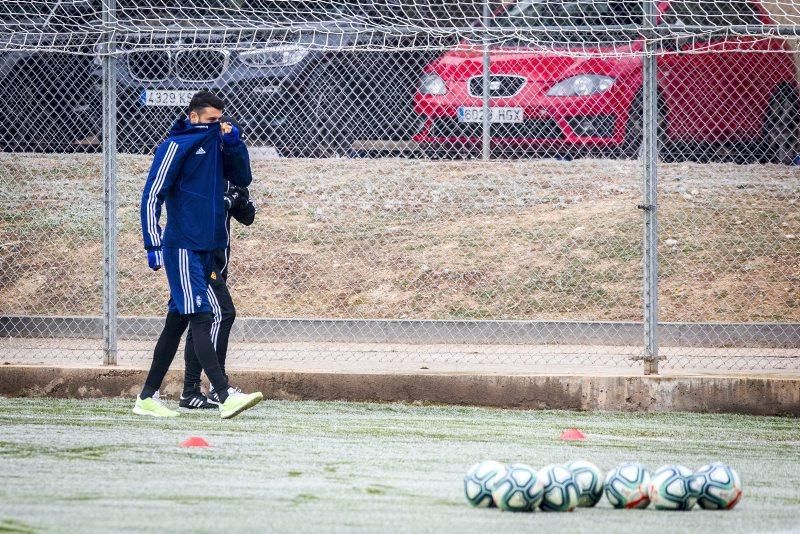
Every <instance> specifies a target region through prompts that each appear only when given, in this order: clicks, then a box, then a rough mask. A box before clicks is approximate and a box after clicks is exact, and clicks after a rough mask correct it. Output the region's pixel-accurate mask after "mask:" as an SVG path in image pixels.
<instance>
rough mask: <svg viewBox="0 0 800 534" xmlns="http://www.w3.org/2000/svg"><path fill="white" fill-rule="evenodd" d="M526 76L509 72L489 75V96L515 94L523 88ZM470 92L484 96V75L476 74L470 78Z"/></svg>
mask: <svg viewBox="0 0 800 534" xmlns="http://www.w3.org/2000/svg"><path fill="white" fill-rule="evenodd" d="M525 81H526V80H525V78H523V77H522V76H513V75H508V74H492V75H491V76H490V77H489V97H490V98H498V97H509V96H514V95H516V94H517V93H519V92H520V91H521V90H522V86H523V85H525ZM468 83H469V94H470V95H472V96H483V77H482V76H475V77H473V78H470V79H469V82H468Z"/></svg>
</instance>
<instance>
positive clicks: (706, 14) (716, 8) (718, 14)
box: [664, 0, 761, 27]
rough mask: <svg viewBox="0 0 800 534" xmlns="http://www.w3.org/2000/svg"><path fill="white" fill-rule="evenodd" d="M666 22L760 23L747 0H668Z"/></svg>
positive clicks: (674, 23)
mask: <svg viewBox="0 0 800 534" xmlns="http://www.w3.org/2000/svg"><path fill="white" fill-rule="evenodd" d="M664 20H665V22H666V23H667V24H670V25H674V26H712V27H713V26H716V27H720V26H747V25H757V24H761V20H760V18H759V16H758V13H757V12H756V10H755V8H754V7H753V5H752V4H751V3H749V2H742V1H741V0H739V1H731V0H726V1H714V2H708V1H704V0H690V1H684V2H670V6H669V11H667V13H666V14H665V16H664Z"/></svg>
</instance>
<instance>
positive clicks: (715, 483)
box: [689, 462, 742, 510]
mask: <svg viewBox="0 0 800 534" xmlns="http://www.w3.org/2000/svg"><path fill="white" fill-rule="evenodd" d="M689 486H690V487H691V488H692V491H693V492H694V494H695V495H696V496H697V504H699V505H700V507H701V508H707V509H711V510H730V509H731V508H733V507H734V506H736V503H738V502H739V500H740V499H741V498H742V480H741V479H740V478H739V473H737V472H736V470H735V469H733V468H732V467H731V466H729V465H726V464H724V463H722V462H714V463H712V464H709V465H704V466H703V467H701V468H700V469H698V470H697V472H696V473H695V474H694V476H692V479H691V481H690V482H689Z"/></svg>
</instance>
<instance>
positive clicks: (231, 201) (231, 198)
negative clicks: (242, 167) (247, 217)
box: [225, 187, 247, 210]
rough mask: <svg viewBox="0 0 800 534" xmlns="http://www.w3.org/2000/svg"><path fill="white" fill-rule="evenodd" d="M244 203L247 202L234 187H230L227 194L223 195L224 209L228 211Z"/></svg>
mask: <svg viewBox="0 0 800 534" xmlns="http://www.w3.org/2000/svg"><path fill="white" fill-rule="evenodd" d="M245 202H247V200H246V199H244V198H242V195H241V193H239V191H238V189H237V188H236V187H232V188H231V189H230V190H229V191H228V192H227V193H225V208H226V209H228V210H232V209H234V208H238V207H239V206H241V205H242V204H244V203H245Z"/></svg>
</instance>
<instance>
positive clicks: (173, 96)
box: [139, 89, 197, 108]
mask: <svg viewBox="0 0 800 534" xmlns="http://www.w3.org/2000/svg"><path fill="white" fill-rule="evenodd" d="M196 92H197V91H178V90H166V89H143V90H142V94H141V95H140V96H139V102H141V103H142V104H143V105H145V106H163V107H184V108H185V107H187V106H188V105H189V102H190V101H191V100H192V97H193V96H194V94H195V93H196Z"/></svg>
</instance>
